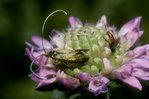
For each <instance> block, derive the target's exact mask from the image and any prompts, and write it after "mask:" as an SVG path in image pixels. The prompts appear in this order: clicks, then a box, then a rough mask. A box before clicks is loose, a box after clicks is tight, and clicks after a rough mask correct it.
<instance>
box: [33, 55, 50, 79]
mask: <svg viewBox="0 0 149 99" xmlns="http://www.w3.org/2000/svg"><path fill="white" fill-rule="evenodd" d="M40 56H41V55H40ZM40 56H37V57H36V58H35V59H34V60H33V61H32V62H31V64H30V71H31V72H32V74H34V75H35V76H36V77H38V78H40V79H44V80H46V79H47V78H45V77H42V76H40V75H38V74H37V73H35V72H34V71H33V63H34V62H35V61H36V59H37V58H38V57H40Z"/></svg>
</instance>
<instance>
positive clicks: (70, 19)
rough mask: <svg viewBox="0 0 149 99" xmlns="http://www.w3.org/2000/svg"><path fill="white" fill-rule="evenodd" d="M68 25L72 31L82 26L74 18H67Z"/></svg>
mask: <svg viewBox="0 0 149 99" xmlns="http://www.w3.org/2000/svg"><path fill="white" fill-rule="evenodd" d="M69 23H70V26H71V28H73V29H75V28H77V27H82V26H83V25H82V22H81V21H80V20H79V19H78V18H76V17H74V16H70V17H69Z"/></svg>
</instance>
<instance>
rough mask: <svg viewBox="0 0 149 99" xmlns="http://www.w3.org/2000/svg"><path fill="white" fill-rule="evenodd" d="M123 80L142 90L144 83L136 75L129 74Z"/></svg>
mask: <svg viewBox="0 0 149 99" xmlns="http://www.w3.org/2000/svg"><path fill="white" fill-rule="evenodd" d="M121 80H122V81H123V82H125V83H127V84H128V85H130V86H132V87H134V88H137V89H139V90H142V85H141V84H140V82H139V80H138V79H136V78H135V77H132V76H128V77H126V78H125V79H121Z"/></svg>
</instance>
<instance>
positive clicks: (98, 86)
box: [88, 74, 109, 95]
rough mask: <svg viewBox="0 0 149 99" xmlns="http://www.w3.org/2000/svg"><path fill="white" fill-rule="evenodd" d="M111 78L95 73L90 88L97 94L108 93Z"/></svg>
mask: <svg viewBox="0 0 149 99" xmlns="http://www.w3.org/2000/svg"><path fill="white" fill-rule="evenodd" d="M108 83H109V79H108V78H106V77H103V76H100V75H98V74H97V75H95V76H94V77H93V78H92V79H91V80H90V83H89V86H88V90H89V91H90V92H92V93H94V94H95V95H99V94H102V93H106V92H107V91H108V88H107V85H108Z"/></svg>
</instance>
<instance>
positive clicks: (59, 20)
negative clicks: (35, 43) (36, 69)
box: [0, 0, 149, 99]
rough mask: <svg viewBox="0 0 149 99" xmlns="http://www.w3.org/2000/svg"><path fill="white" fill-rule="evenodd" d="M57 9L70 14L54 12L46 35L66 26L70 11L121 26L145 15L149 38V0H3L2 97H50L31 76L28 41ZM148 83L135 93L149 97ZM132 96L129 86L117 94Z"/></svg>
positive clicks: (0, 22) (0, 41)
mask: <svg viewBox="0 0 149 99" xmlns="http://www.w3.org/2000/svg"><path fill="white" fill-rule="evenodd" d="M57 9H62V10H65V11H66V12H67V13H68V16H65V15H64V14H62V13H57V14H55V15H53V16H52V17H51V18H50V19H49V20H48V23H47V24H46V27H45V28H46V29H45V36H47V35H48V34H49V33H50V31H51V29H53V28H54V29H59V30H63V29H66V28H67V26H68V20H67V18H68V17H69V16H70V15H74V16H77V17H79V18H80V19H81V20H82V21H83V22H92V23H95V22H96V21H97V20H98V19H99V18H100V17H101V16H102V15H103V14H105V15H106V16H107V18H108V21H109V23H110V24H111V25H113V24H114V25H115V26H117V28H120V27H121V26H122V24H124V23H125V22H127V21H129V20H130V19H132V18H134V17H136V16H143V19H142V22H141V29H142V30H144V32H145V33H144V35H143V37H142V38H141V42H142V43H143V44H145V43H148V42H149V39H148V38H149V28H148V27H149V0H0V46H1V47H0V97H1V99H50V94H49V92H45V93H41V92H37V91H35V83H34V82H33V81H31V80H30V78H29V77H28V75H29V73H30V70H29V65H30V61H29V59H28V57H26V56H25V54H24V49H25V47H26V45H25V44H24V42H25V41H30V38H31V36H32V35H41V27H42V23H43V21H44V19H45V18H46V17H47V16H48V14H49V13H51V12H52V11H54V10H57ZM144 86H145V88H144V89H143V91H142V92H141V93H140V92H136V93H135V92H134V93H132V97H136V99H137V98H138V99H141V98H145V97H147V96H148V97H149V95H148V93H149V88H148V82H147V83H144ZM128 94H129V95H128ZM129 96H131V93H128V92H127V90H126V91H124V92H123V93H120V94H119V91H117V92H115V93H114V95H113V97H121V99H122V98H124V99H125V98H126V97H129ZM146 99H147V98H146Z"/></svg>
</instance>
